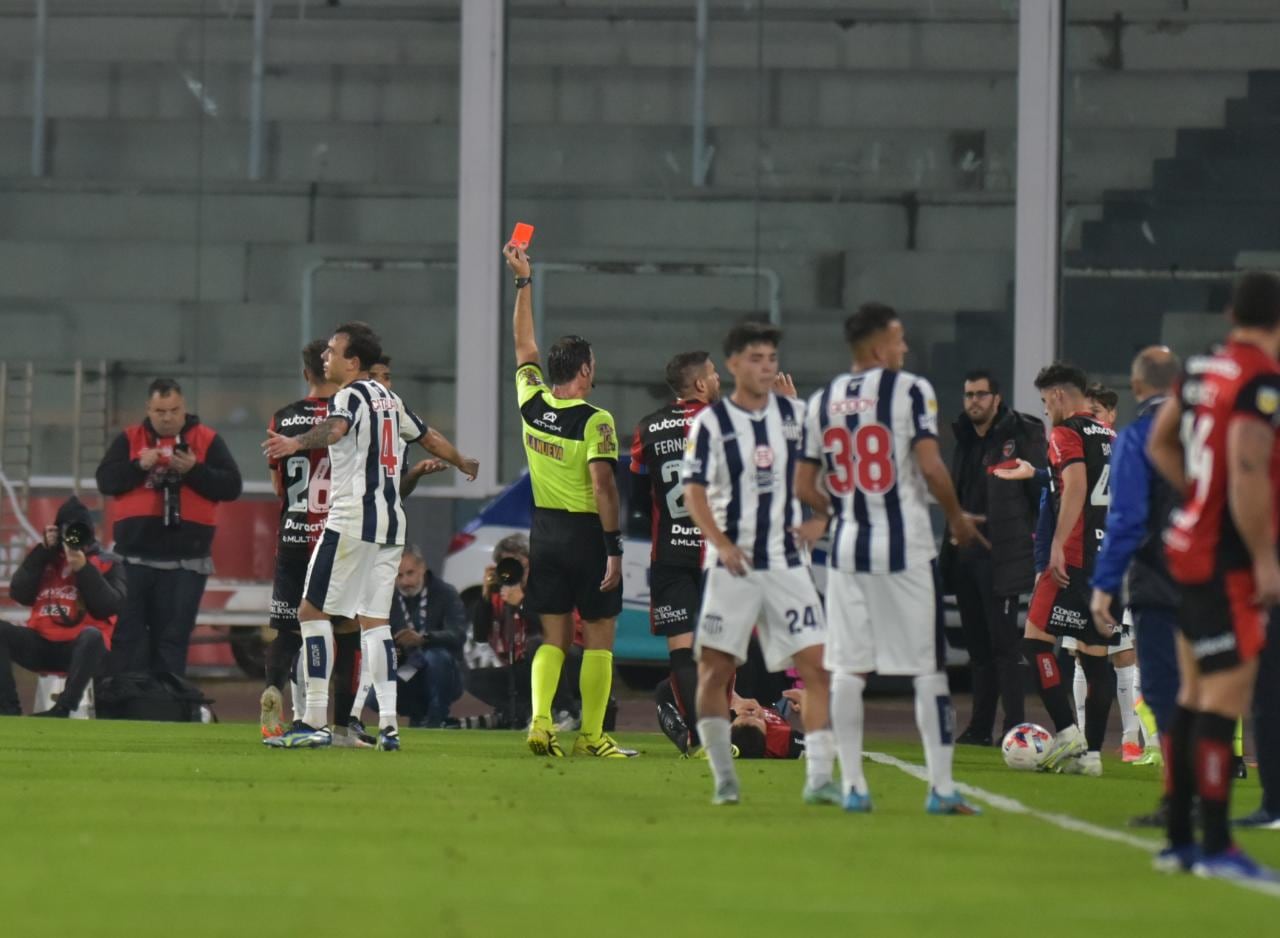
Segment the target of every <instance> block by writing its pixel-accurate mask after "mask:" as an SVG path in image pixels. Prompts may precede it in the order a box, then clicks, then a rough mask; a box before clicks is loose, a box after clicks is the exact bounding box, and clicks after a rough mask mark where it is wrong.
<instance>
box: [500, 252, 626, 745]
mask: <svg viewBox="0 0 1280 938" xmlns="http://www.w3.org/2000/svg"><path fill="white" fill-rule="evenodd" d="M503 254H504V255H505V257H506V259H507V267H509V268H510V269H511V272H512V273H513V274H514V275H515V278H516V308H515V315H514V321H515V340H516V395H517V398H518V400H519V403H520V419H521V436H522V438H523V441H524V451H525V456H526V458H527V459H528V461H529V476H530V478H531V480H532V482H533V506H534V507H533V530H532V531H531V532H530V535H529V588H528V591H527V593H526V595H525V608H526V609H528V610H529V611H530V612H534V613H537V614H538V616H539V617H540V618H541V620H542V635H543V643H542V645H541V646H540V647H539V648H538V651H537V653H536V654H535V655H534V656H533V668H532V676H531V683H532V688H531V691H532V697H533V721H532V722H531V723H530V724H529V737H528V743H529V749H530V751H532V752H533V753H534V754H535V755H539V756H563V755H564V750H563V749H562V748H560V743H559V741H558V740H557V739H556V732H555V726H554V725H553V724H552V722H551V699H552V697H554V696H555V692H556V686H557V685H558V684H559V683H560V670H561V668H562V666H563V665H564V656H565V653H566V652H567V651H568V650H569V645H570V644H571V643H572V642H573V634H574V620H573V614H574V611H575V610H576V611H577V613H578V615H579V616H581V617H582V621H583V634H584V639H585V650H584V651H583V654H582V675H581V678H580V683H579V690H580V692H581V695H582V732H581V734H580V735H579V736H578V739H577V741H576V742H575V743H574V745H573V754H574V755H575V756H577V755H583V756H593V757H596V758H601V759H625V758H628V757H629V756H634V755H635V753H634V752H633V751H631V750H627V749H621V748H619V746H618V744H617V743H616V742H614V740H613V739H612V738H611V737H609V736H608V735H606V734H605V732H604V713H605V707H606V706H607V704H608V702H609V691H610V688H611V686H612V683H613V636H614V626H615V623H616V621H617V618H618V613H619V612H621V611H622V534H621V526H620V524H619V521H618V488H617V483H616V481H615V479H614V471H615V468H616V466H617V462H618V431H617V428H616V427H615V425H614V422H613V415H612V414H610V413H609V412H608V411H607V410H601V409H600V408H599V407H595V406H593V405H591V404H588V403H587V401H586V396H587V394H588V393H589V392H590V391H591V389H592V388H593V387H594V386H595V374H596V360H595V355H594V354H593V353H592V351H591V343H589V342H588V341H587V340H586V339H584V338H582V337H581V336H576V335H570V336H564V337H562V338H560V339H557V340H556V342H555V344H554V345H552V346H551V350H550V351H549V352H548V353H547V364H546V370H545V372H544V371H543V367H542V364H541V362H540V359H539V355H538V345H537V342H535V341H534V334H533V301H532V299H531V297H530V294H531V293H532V290H530V288H529V284H530V283H531V282H532V280H533V277H532V274H531V271H530V268H529V258H528V255H526V254H525V252H524V251H523V250H521V249H520V248H519V247H518V246H516V245H514V244H508V245H507V246H506V248H504V249H503Z"/></svg>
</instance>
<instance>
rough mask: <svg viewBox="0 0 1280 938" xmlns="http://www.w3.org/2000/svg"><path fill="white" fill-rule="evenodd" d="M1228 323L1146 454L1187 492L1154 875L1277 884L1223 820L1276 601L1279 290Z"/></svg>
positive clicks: (1264, 292) (1243, 291)
mask: <svg viewBox="0 0 1280 938" xmlns="http://www.w3.org/2000/svg"><path fill="white" fill-rule="evenodd" d="M1231 316H1232V322H1233V326H1234V328H1233V329H1232V331H1231V333H1230V335H1229V336H1228V339H1227V342H1226V344H1225V345H1224V346H1223V347H1222V348H1220V349H1218V350H1216V352H1215V353H1214V354H1212V355H1201V356H1196V357H1195V358H1192V359H1190V360H1188V362H1187V365H1186V369H1185V371H1184V373H1183V378H1182V381H1181V382H1180V383H1179V386H1178V388H1177V393H1176V394H1174V395H1173V396H1172V397H1171V398H1170V399H1169V400H1168V401H1167V402H1166V403H1165V404H1164V406H1163V407H1161V409H1160V411H1159V413H1158V414H1157V415H1156V421H1155V425H1154V426H1153V428H1152V431H1151V440H1150V442H1149V444H1148V451H1149V453H1150V455H1151V459H1152V461H1153V463H1154V464H1155V466H1156V468H1157V469H1158V470H1159V472H1160V473H1161V475H1163V476H1165V478H1167V479H1168V480H1169V482H1170V484H1172V485H1173V486H1174V488H1175V489H1176V490H1177V491H1179V492H1181V493H1183V502H1182V506H1181V508H1179V509H1178V510H1176V511H1175V512H1174V513H1173V516H1172V517H1171V519H1170V524H1169V527H1168V528H1167V529H1166V530H1165V548H1166V555H1167V557H1168V561H1169V572H1170V573H1171V574H1172V575H1173V578H1174V579H1175V580H1177V581H1178V583H1179V584H1180V585H1181V586H1182V588H1183V597H1182V606H1181V608H1180V609H1179V613H1178V619H1179V621H1178V626H1179V632H1180V634H1179V636H1178V670H1179V674H1180V677H1181V687H1180V689H1179V691H1178V705H1177V709H1176V710H1175V711H1174V716H1173V719H1172V721H1171V722H1170V726H1169V731H1168V733H1167V734H1166V737H1165V739H1164V740H1163V742H1164V745H1165V785H1166V793H1167V795H1168V799H1169V824H1168V834H1169V845H1168V847H1167V848H1166V849H1165V850H1164V851H1163V852H1162V853H1161V854H1160V855H1159V857H1158V858H1157V860H1156V865H1157V868H1158V869H1162V870H1165V871H1176V870H1178V869H1193V868H1194V870H1195V872H1196V873H1198V874H1200V875H1205V876H1221V877H1224V878H1230V879H1250V880H1263V881H1266V882H1272V883H1280V876H1278V875H1277V874H1276V873H1274V872H1272V871H1270V870H1267V869H1265V868H1262V867H1259V866H1258V865H1257V864H1256V863H1254V862H1253V861H1252V860H1251V859H1249V858H1248V857H1247V856H1245V855H1244V853H1242V852H1241V851H1240V850H1239V848H1237V847H1236V846H1235V845H1234V844H1233V843H1232V840H1231V830H1230V827H1229V825H1228V820H1227V812H1228V806H1229V802H1230V796H1231V779H1232V774H1233V773H1232V771H1231V764H1232V760H1231V756H1232V746H1231V744H1232V736H1233V734H1234V730H1235V724H1236V721H1237V720H1238V719H1239V718H1240V717H1241V716H1242V715H1243V714H1244V711H1245V708H1246V707H1247V706H1248V704H1249V701H1250V700H1251V698H1252V696H1253V691H1254V686H1255V681H1256V680H1257V678H1258V663H1259V653H1260V652H1261V650H1262V648H1263V645H1264V644H1265V641H1266V617H1267V614H1268V610H1269V609H1270V608H1271V607H1274V606H1276V605H1277V603H1280V562H1278V561H1277V556H1276V553H1277V548H1276V538H1277V533H1280V497H1278V495H1277V490H1278V489H1280V364H1278V363H1277V357H1278V356H1280V279H1278V278H1276V277H1275V276H1274V275H1272V274H1264V273H1251V274H1246V275H1245V276H1244V277H1243V278H1242V279H1241V281H1240V283H1239V284H1238V285H1237V286H1236V289H1235V294H1234V296H1233V298H1232V305H1231ZM1266 679H1267V678H1264V680H1266ZM1196 795H1199V798H1200V817H1201V823H1202V827H1203V839H1202V843H1201V844H1200V845H1197V844H1196V843H1195V837H1194V834H1193V832H1192V824H1191V805H1192V800H1193V798H1194V797H1195V796H1196Z"/></svg>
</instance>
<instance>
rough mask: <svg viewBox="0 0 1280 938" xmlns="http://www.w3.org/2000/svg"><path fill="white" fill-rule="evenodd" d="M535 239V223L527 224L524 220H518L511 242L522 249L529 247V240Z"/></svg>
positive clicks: (525, 249)
mask: <svg viewBox="0 0 1280 938" xmlns="http://www.w3.org/2000/svg"><path fill="white" fill-rule="evenodd" d="M532 240H533V225H526V224H525V223H524V222H522V221H521V222H516V228H515V231H513V232H511V240H510V241H509V242H508V243H509V244H514V245H515V246H516V247H518V248H519V249H520V250H522V251H527V250H528V249H529V242H530V241H532Z"/></svg>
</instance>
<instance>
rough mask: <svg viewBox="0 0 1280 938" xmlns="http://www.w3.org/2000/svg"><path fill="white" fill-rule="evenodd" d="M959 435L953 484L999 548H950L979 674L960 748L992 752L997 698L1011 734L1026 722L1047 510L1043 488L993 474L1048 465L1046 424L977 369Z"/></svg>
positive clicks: (944, 563)
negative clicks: (1032, 603)
mask: <svg viewBox="0 0 1280 938" xmlns="http://www.w3.org/2000/svg"><path fill="white" fill-rule="evenodd" d="M952 429H953V430H954V431H955V437H956V447H955V451H954V453H952V457H951V480H952V482H953V483H954V485H955V487H956V494H957V496H958V497H959V499H960V505H961V507H963V508H964V510H965V512H966V513H968V514H970V515H972V516H973V517H974V518H975V519H976V520H977V521H978V524H979V529H980V530H981V531H982V533H983V534H984V535H985V536H986V538H987V540H988V541H990V542H991V549H990V550H988V549H987V548H986V547H984V546H982V545H981V544H978V543H974V544H972V545H970V546H969V547H966V548H958V547H957V546H956V545H955V544H953V543H951V542H950V541H949V540H948V541H946V542H944V543H943V545H942V553H941V560H940V564H941V567H942V573H943V582H944V584H945V589H946V592H948V593H954V594H955V597H956V605H957V606H958V607H959V610H960V623H961V627H962V628H963V630H964V636H965V644H966V646H967V649H968V652H969V661H970V666H971V668H972V673H973V712H972V713H971V715H970V717H969V725H968V727H967V728H966V729H965V730H964V732H962V733H961V734H960V735H959V736H958V737H957V738H956V742H957V743H966V744H969V745H978V746H989V745H991V743H992V727H993V726H994V724H995V718H996V703H997V701H1000V702H1002V703H1003V706H1004V729H1005V730H1008V729H1009V728H1010V727H1012V726H1016V725H1017V724H1019V723H1021V722H1022V720H1023V716H1024V712H1023V700H1022V698H1023V683H1022V682H1023V679H1022V670H1021V659H1020V656H1019V653H1018V641H1019V639H1020V637H1021V634H1020V631H1019V628H1018V597H1019V596H1020V595H1021V594H1023V593H1029V592H1031V589H1032V587H1033V586H1034V585H1035V569H1034V565H1033V552H1034V545H1033V543H1032V535H1033V533H1034V531H1035V522H1036V514H1037V512H1038V510H1039V505H1040V488H1039V486H1038V485H1037V484H1036V483H1035V482H1034V481H1033V482H1006V481H1003V480H1001V479H997V478H996V477H995V476H994V475H992V470H994V469H995V468H996V467H997V466H1001V465H1006V464H1007V465H1013V464H1015V463H1016V460H1018V459H1025V460H1026V461H1028V462H1030V463H1032V464H1033V465H1036V466H1043V465H1044V463H1045V436H1044V425H1043V424H1042V423H1041V422H1040V420H1039V419H1037V418H1035V417H1032V416H1029V415H1028V414H1020V413H1017V412H1016V411H1013V410H1010V409H1009V408H1007V407H1006V406H1005V405H1004V401H1003V400H1002V399H1001V397H1000V385H999V383H998V382H997V381H996V379H995V378H994V377H993V376H992V375H991V373H990V372H987V371H973V372H970V373H969V374H968V375H967V376H966V377H965V381H964V413H963V414H961V415H960V417H959V419H958V420H957V421H956V422H955V423H954V424H953V425H952Z"/></svg>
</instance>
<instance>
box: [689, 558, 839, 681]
mask: <svg viewBox="0 0 1280 938" xmlns="http://www.w3.org/2000/svg"><path fill="white" fill-rule="evenodd" d="M757 627H758V628H759V630H760V649H761V651H763V652H764V663H765V665H766V666H767V667H768V668H769V670H770V671H783V670H785V669H787V668H789V667H791V665H792V656H794V655H795V653H796V652H798V651H803V650H804V649H806V648H812V647H813V646H814V645H821V644H822V643H823V642H825V641H826V639H827V623H826V619H825V618H824V617H823V615H822V599H821V598H820V597H819V596H818V590H817V587H815V586H814V585H813V576H812V574H810V573H809V568H808V567H789V568H787V569H784V570H752V571H751V572H750V573H748V574H747V575H746V576H741V577H738V576H734V575H733V574H731V573H730V572H729V571H728V570H725V569H724V568H723V567H716V568H715V569H713V570H708V571H707V585H706V587H705V588H704V589H703V592H702V612H701V613H700V614H699V616H698V634H697V639H696V640H695V642H694V650H693V653H694V656H695V657H701V655H702V649H704V648H714V649H715V650H716V651H722V652H724V653H725V654H726V655H733V657H734V658H736V659H737V661H738V664H742V663H743V662H744V661H746V660H747V646H748V645H750V644H751V632H752V630H753V629H755V628H757Z"/></svg>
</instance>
